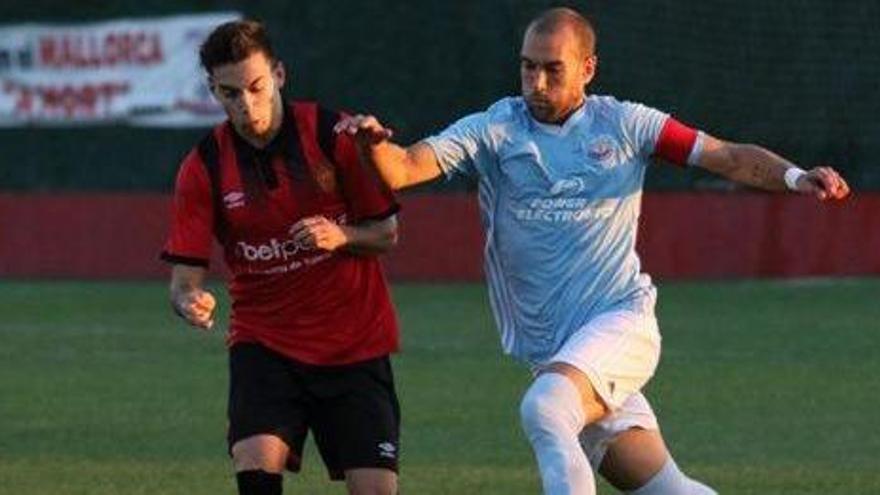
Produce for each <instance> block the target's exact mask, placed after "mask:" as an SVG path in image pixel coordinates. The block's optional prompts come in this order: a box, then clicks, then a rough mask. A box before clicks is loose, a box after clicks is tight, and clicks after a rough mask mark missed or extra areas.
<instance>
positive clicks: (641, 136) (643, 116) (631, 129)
mask: <svg viewBox="0 0 880 495" xmlns="http://www.w3.org/2000/svg"><path fill="white" fill-rule="evenodd" d="M621 110H622V112H621V113H622V115H621V116H622V122H623V131H624V134H625V135H626V137H627V139H628V140H629V142H630V143H631V144H632V146H633V147H634V148H635V149H636V150H637V151H638V153H639V155H641V156H646V157H647V156H654V157H657V158H661V159H663V160H666V161H668V162H671V163H673V164H675V165H679V166H684V165H686V164H694V163H696V161H697V160H698V159H699V153H700V150H701V144H702V139H701V133H699V132H698V131H697V130H695V129H693V128H691V127H689V126H687V125H685V124H682V123H681V122H679V121H678V120H676V119H675V118H673V117H672V116H670V115H669V114H666V113H664V112H661V111H659V110H656V109H654V108H651V107H647V106H645V105H641V104H638V103H631V102H624V103H622V104H621Z"/></svg>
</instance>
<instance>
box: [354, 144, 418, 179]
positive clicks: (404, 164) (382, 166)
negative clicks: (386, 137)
mask: <svg viewBox="0 0 880 495" xmlns="http://www.w3.org/2000/svg"><path fill="white" fill-rule="evenodd" d="M361 155H362V158H363V159H364V160H365V161H366V162H367V163H369V164H370V165H372V166H373V168H375V169H376V171H377V172H378V173H379V176H380V177H382V181H383V182H385V184H386V185H388V187H389V188H391V189H393V190H395V191H396V190H398V189H402V188H404V187H406V186H408V185H409V184H410V182H409V180H408V178H407V175H408V174H407V170H408V169H409V167H411V166H412V165H411V158H410V155H409V152H407V150H406V148H403V147H401V146H398V145H396V144H394V143H392V142H390V141H383V142H381V143H379V144H377V145H375V146H372V147H371V148H370V149H368V150H362V151H361Z"/></svg>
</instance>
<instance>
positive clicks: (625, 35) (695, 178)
mask: <svg viewBox="0 0 880 495" xmlns="http://www.w3.org/2000/svg"><path fill="white" fill-rule="evenodd" d="M552 5H554V3H553V2H549V1H528V0H520V1H485V2H463V1H461V2H459V1H454V2H427V1H423V2H421V1H415V2H392V1H376V2H370V3H369V4H365V3H363V2H354V1H333V2H282V1H257V2H250V3H248V4H247V5H244V4H241V3H235V2H195V1H189V2H187V1H183V2H181V1H174V2H172V1H159V0H154V1H138V2H134V1H122V0H120V1H116V2H75V3H67V2H60V1H44V0H41V1H32V2H15V3H12V4H9V5H6V6H4V14H3V17H2V19H0V22H3V23H4V24H5V25H6V26H7V27H14V26H16V24H17V23H18V24H24V23H44V24H47V26H42V27H43V28H48V30H49V31H48V32H52V29H54V30H55V31H56V32H65V28H64V27H63V26H67V28H66V29H67V31H68V32H69V31H71V29H72V28H75V27H76V26H80V27H82V26H84V25H85V26H88V25H89V23H96V22H99V21H110V20H114V19H115V20H120V19H122V20H126V21H134V22H135V24H136V22H137V20H138V19H139V18H140V19H142V20H146V19H152V18H155V17H163V16H172V15H182V14H197V13H202V14H205V13H218V12H219V13H224V14H221V16H222V15H229V14H230V13H232V14H233V15H234V13H241V14H244V15H247V16H252V17H256V18H258V19H261V20H263V21H265V22H266V24H267V25H268V27H269V29H270V31H271V33H272V35H273V36H274V42H275V44H276V46H277V50H278V52H279V54H280V57H281V58H282V59H283V60H284V62H285V63H286V64H287V67H288V71H289V73H290V76H291V77H290V82H289V84H288V88H287V89H288V91H287V92H288V95H290V96H291V97H293V98H305V99H317V100H319V101H321V102H322V103H323V104H324V105H326V106H329V107H332V108H339V109H344V110H349V111H357V112H370V113H374V114H376V115H378V116H380V117H381V119H382V120H383V121H385V122H387V123H388V124H389V125H391V126H393V127H394V128H395V129H396V130H397V136H398V138H399V139H400V140H401V141H403V142H405V143H409V142H412V141H414V140H417V139H419V138H421V137H423V136H426V135H428V134H431V133H434V132H438V131H439V130H441V129H442V128H443V127H444V126H445V125H446V124H448V123H450V122H452V121H453V120H455V119H457V118H459V117H461V116H463V115H465V114H467V113H470V112H474V111H479V110H481V109H484V108H486V107H487V106H488V105H489V104H491V103H492V102H494V101H495V100H497V99H499V98H501V97H503V96H507V95H512V94H516V93H517V92H518V84H519V83H518V54H519V46H520V38H521V34H522V30H523V28H524V26H525V25H526V24H527V22H528V20H529V19H530V18H532V17H533V16H534V15H535V14H536V13H538V12H540V11H541V10H542V9H544V8H546V7H548V6H552ZM571 5H572V6H574V7H576V8H579V9H580V10H581V11H583V12H585V13H587V14H589V15H590V16H592V17H593V18H594V20H595V23H596V25H597V28H598V32H599V42H598V53H599V60H600V63H599V72H598V78H597V80H596V81H595V83H594V84H593V85H592V87H591V88H590V91H591V92H593V93H602V94H613V95H615V96H616V97H618V98H619V99H628V100H634V101H639V102H643V103H645V104H648V105H650V106H654V107H656V108H659V109H662V110H664V111H668V112H670V113H672V114H674V115H676V116H677V117H678V118H679V119H680V120H682V121H684V122H687V123H690V124H692V125H694V126H696V127H699V128H701V129H703V130H705V131H707V132H709V133H712V134H714V135H716V136H719V137H723V138H726V139H730V140H736V141H746V142H755V143H758V144H762V145H764V146H767V147H769V148H770V149H772V150H775V151H777V152H778V153H780V154H782V155H784V156H786V157H788V158H790V159H791V160H793V161H795V162H797V163H799V164H801V165H802V166H803V167H804V168H808V167H810V166H814V165H818V164H830V165H833V166H835V167H836V168H838V170H840V171H841V172H842V174H843V175H844V176H845V177H846V178H847V179H848V180H849V181H850V183H851V185H852V186H853V189H854V191H855V195H854V197H853V199H851V200H850V201H849V202H848V203H847V204H846V205H843V206H832V207H830V208H825V207H820V206H817V205H816V204H814V203H813V202H811V201H805V200H803V198H793V197H787V198H782V197H780V196H778V195H765V194H758V195H755V194H752V193H747V194H730V192H731V191H734V192H741V191H737V189H738V188H736V187H735V186H733V185H731V184H730V183H728V182H726V181H723V180H721V179H718V178H714V177H711V176H709V175H706V174H703V173H700V172H699V171H696V170H689V171H685V172H681V171H673V170H670V169H666V168H664V167H653V168H652V169H651V170H650V173H649V176H648V180H647V190H648V192H649V194H648V195H647V197H646V203H647V205H646V208H645V218H644V225H643V228H642V239H641V242H642V248H641V249H642V254H643V257H644V258H645V264H646V267H647V269H648V270H649V271H652V272H654V273H656V274H659V275H664V276H672V277H694V276H697V277H699V276H712V277H718V276H724V277H726V276H755V275H758V276H762V275H813V276H816V275H836V274H846V275H857V274H862V273H878V272H880V259H878V258H880V255H878V254H877V253H878V252H880V226H878V223H877V222H878V221H880V220H878V218H880V216H878V215H873V214H872V212H874V211H876V208H877V207H878V203H877V197H876V196H875V192H876V191H878V190H880V166H878V165H877V164H876V161H875V160H873V159H872V158H873V157H875V156H877V155H878V154H880V119H878V117H877V116H878V115H880V91H878V89H877V88H878V81H880V63H878V54H880V36H877V35H876V34H875V31H876V29H874V28H876V27H877V26H878V25H880V4H878V3H877V2H872V1H847V2H833V3H832V2H823V1H809V0H806V1H804V0H801V1H788V2H776V3H767V2H759V1H757V0H748V1H744V2H738V3H735V4H734V3H731V2H724V1H701V2H668V1H666V2H663V1H652V2H618V1H614V2H612V1H596V2H572V3H571ZM53 24H54V25H55V26H54V28H53ZM59 24H60V26H59ZM6 46H11V47H16V46H18V45H16V44H15V43H7V44H6ZM188 46H189V47H190V49H191V47H192V46H196V44H195V43H191V44H190V45H188ZM165 49H166V50H170V49H169V48H168V47H165ZM179 49H180V48H178V50H179ZM14 52H15V50H14V49H9V50H8V53H6V54H5V55H3V54H0V55H3V56H4V57H6V58H4V59H0V63H4V62H3V60H5V61H6V62H5V63H6V65H5V66H4V67H6V69H7V70H6V75H4V72H3V69H0V78H2V79H3V81H2V84H3V86H4V87H3V88H0V89H2V90H3V91H4V95H3V97H4V98H5V99H6V100H7V103H8V104H7V106H8V105H13V104H14V102H15V101H16V98H18V97H20V94H19V93H16V79H15V74H14V73H13V72H10V71H9V67H10V66H11V67H14V65H15V64H14V63H15V61H16V53H14ZM35 53H36V55H34V56H39V54H40V53H39V47H35ZM168 55H169V57H170V55H171V54H168ZM185 62H186V63H188V64H189V65H188V66H186V63H184V65H185V66H186V67H185V69H186V70H187V71H189V72H191V73H192V74H195V76H194V77H195V78H196V80H197V79H198V73H197V70H198V69H197V68H194V67H192V65H193V63H195V62H194V59H192V58H191V59H187V60H185ZM62 69H63V68H62ZM54 72H55V73H56V74H57V73H58V72H59V70H58V69H56V70H55V71H54ZM60 72H63V70H60ZM192 79H193V77H190V79H189V80H188V84H192V82H191V81H192ZM193 91H196V90H193ZM168 94H170V93H168ZM198 97H199V98H202V99H203V102H204V101H205V100H206V101H207V102H208V103H210V99H209V96H208V95H207V93H206V92H205V91H204V89H203V88H202V89H201V93H200V94H199V95H198ZM50 103H51V104H53V105H54V106H55V107H56V108H55V113H54V115H55V118H54V119H53V120H49V121H47V120H45V119H41V118H39V117H32V118H30V119H21V118H18V119H15V118H13V119H12V120H9V119H8V118H9V114H10V112H12V113H13V114H14V111H13V110H11V109H7V111H6V114H5V115H4V117H7V120H6V121H5V122H4V126H3V127H2V128H0V150H2V155H0V206H2V208H0V221H2V224H0V227H2V228H3V231H2V235H0V275H3V274H5V275H9V276H32V275H34V276H49V277H52V276H61V277H64V276H73V277H84V276H85V277H88V276H92V275H102V276H117V277H132V276H133V277H143V276H153V277H155V276H162V274H163V273H164V272H163V271H162V267H161V266H160V265H159V264H157V263H155V262H154V261H155V257H154V256H153V253H155V252H156V251H158V249H159V248H160V246H161V242H162V237H163V235H164V226H165V222H166V218H165V216H166V215H167V210H166V208H167V206H166V205H167V201H166V200H165V195H167V194H168V193H169V192H170V191H171V189H172V186H173V181H174V176H175V172H176V169H177V166H178V164H179V162H180V160H181V158H182V157H183V156H184V155H185V154H186V153H187V152H188V151H189V149H190V148H191V147H192V146H193V144H194V143H195V142H196V141H197V140H198V139H199V138H200V137H201V136H202V135H204V133H205V132H206V130H207V126H206V125H198V123H199V122H201V123H202V124H204V123H205V122H210V121H211V120H210V119H207V120H204V119H203V120H202V121H197V120H196V119H191V120H190V121H188V123H187V122H184V123H183V124H181V123H180V122H177V123H175V125H172V126H170V127H169V126H167V125H166V126H163V125H162V124H161V123H159V124H158V125H156V124H154V125H153V126H147V127H145V126H144V121H143V120H142V121H140V122H138V121H133V120H132V118H126V117H137V114H129V115H127V116H126V115H123V116H122V117H120V116H119V115H116V116H115V118H107V119H100V118H94V119H92V120H90V121H86V122H85V123H84V122H83V119H78V118H64V116H63V114H61V115H62V116H61V117H58V115H59V108H62V109H63V108H64V107H65V96H64V95H62V94H58V93H57V92H56V94H55V98H54V100H52V101H51V102H50ZM173 103H174V102H173V101H172V102H170V103H168V104H173ZM215 119H216V116H215ZM193 125H195V127H192V126H193ZM181 126H184V127H181ZM435 189H436V188H427V190H426V191H421V192H423V193H424V192H429V193H430V192H435V191H434V190H435ZM463 189H465V187H464V186H463V185H461V184H452V185H450V187H446V188H445V189H444V191H446V192H449V191H453V192H461V191H462V190H463ZM660 193H662V194H660ZM434 201H441V202H443V201H445V202H446V203H443V204H442V206H438V205H439V203H435V202H434ZM406 202H408V203H411V204H409V205H408V208H406V210H405V213H404V216H403V218H404V221H407V220H409V221H408V226H407V228H406V230H405V232H404V238H403V241H404V245H403V247H402V248H401V249H400V250H399V251H398V253H395V255H393V256H392V257H391V259H390V261H389V270H390V271H391V273H392V274H393V275H394V276H396V277H397V276H400V277H403V278H414V277H415V278H420V279H433V278H435V277H440V278H447V279H448V278H452V279H457V280H477V279H479V278H480V277H481V270H480V267H479V252H480V250H479V244H480V242H481V241H480V235H479V229H478V228H477V225H476V221H475V219H476V216H475V215H470V214H465V218H467V219H469V220H472V221H467V222H452V223H450V222H447V221H446V219H448V218H458V217H457V216H455V215H452V214H446V213H445V212H459V211H462V212H463V211H468V212H470V211H473V199H472V198H470V197H467V198H456V199H451V198H450V197H445V198H439V199H437V198H434V199H426V198H424V197H418V198H415V199H409V198H407V201H406ZM426 215H427V218H426ZM423 220H424V221H423ZM134 225H136V226H137V228H129V227H131V226H134ZM119 229H124V230H125V231H126V232H127V234H128V235H125V236H120V235H118V233H119ZM438 233H439V236H440V237H439V240H441V241H443V242H442V243H441V242H434V241H437V240H438V237H437V235H438ZM425 236H427V237H425ZM111 241H112V242H111ZM443 243H445V244H446V245H447V246H448V245H454V246H457V247H460V248H461V249H457V250H449V249H446V248H445V247H444V248H442V249H439V251H441V252H439V253H437V256H433V255H432V254H428V255H427V256H426V257H425V258H419V257H417V255H416V254H415V253H417V252H423V251H424V250H426V249H427V250H432V251H438V249H437V246H438V245H440V244H443ZM111 244H113V245H114V246H113V248H112V249H111ZM756 251H758V252H756ZM675 253H678V254H675ZM425 259H433V260H434V261H433V262H431V263H424V262H423V261H424V260H425ZM428 269H433V270H435V272H425V270H428Z"/></svg>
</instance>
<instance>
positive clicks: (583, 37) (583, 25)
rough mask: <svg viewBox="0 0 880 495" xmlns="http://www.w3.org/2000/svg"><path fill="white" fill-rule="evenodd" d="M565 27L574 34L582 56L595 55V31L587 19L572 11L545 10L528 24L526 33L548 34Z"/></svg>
mask: <svg viewBox="0 0 880 495" xmlns="http://www.w3.org/2000/svg"><path fill="white" fill-rule="evenodd" d="M565 27H568V28H571V30H572V31H573V32H574V35H575V37H576V38H577V40H578V45H579V48H580V50H581V54H582V55H583V56H585V57H589V56H592V55H593V54H594V53H595V51H596V29H595V28H594V27H593V23H592V22H590V21H589V19H587V18H586V17H584V16H583V15H581V14H580V13H579V12H578V11H576V10H574V9H569V8H567V7H556V8H553V9H548V10H545V11H544V12H542V13H541V15H539V16H538V17H536V18H535V19H533V20H532V22H530V23H529V27H528V28H526V33H528V32H529V31H534V32H535V33H540V34H550V33H555V32H557V31H559V30H560V29H562V28H565Z"/></svg>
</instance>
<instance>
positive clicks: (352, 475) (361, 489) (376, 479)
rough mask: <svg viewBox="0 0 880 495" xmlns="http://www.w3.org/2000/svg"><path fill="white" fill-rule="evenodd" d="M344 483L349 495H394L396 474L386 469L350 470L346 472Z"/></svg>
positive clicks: (395, 491)
mask: <svg viewBox="0 0 880 495" xmlns="http://www.w3.org/2000/svg"><path fill="white" fill-rule="evenodd" d="M345 482H346V486H347V488H348V493H349V494H351V495H395V494H396V493H397V474H395V473H394V472H393V471H390V470H387V469H372V468H366V469H352V470H350V471H346V473H345Z"/></svg>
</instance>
